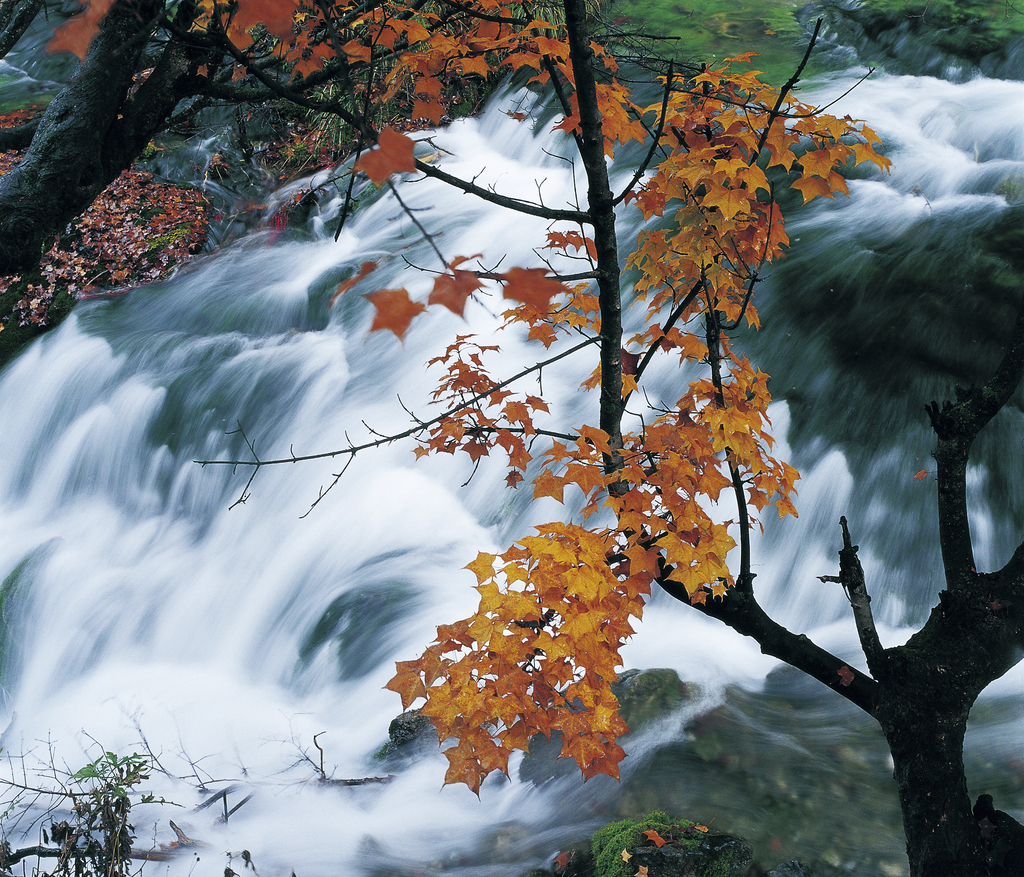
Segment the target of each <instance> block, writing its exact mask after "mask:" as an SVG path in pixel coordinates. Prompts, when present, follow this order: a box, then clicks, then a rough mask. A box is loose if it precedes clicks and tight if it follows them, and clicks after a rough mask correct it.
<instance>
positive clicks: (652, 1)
mask: <svg viewBox="0 0 1024 877" xmlns="http://www.w3.org/2000/svg"><path fill="white" fill-rule="evenodd" d="M804 5H805V4H804V3H802V2H797V0H757V2H752V0H612V3H611V8H610V16H611V17H612V18H618V17H625V18H628V19H631V20H632V21H634V22H636V23H643V25H644V27H645V30H646V32H647V33H648V34H650V35H651V36H663V37H675V38H676V39H673V40H672V41H671V43H667V42H666V43H659V44H658V48H659V49H661V50H662V51H664V52H666V53H670V54H672V55H673V56H674V57H675V58H678V59H680V60H688V61H703V62H707V63H708V64H710V65H712V66H715V65H716V64H718V63H720V62H721V61H722V60H724V59H725V58H731V57H733V56H735V55H739V54H742V53H743V52H756V53H757V54H758V57H757V58H755V59H754V68H755V69H757V70H761V71H762V72H763V73H764V76H763V77H762V78H763V79H764V80H765V81H767V82H772V83H776V84H781V83H783V82H785V81H786V79H788V78H789V76H790V75H791V74H792V73H793V70H795V69H796V65H797V64H798V63H799V62H800V58H801V57H802V56H803V53H804V50H805V49H806V48H807V37H806V35H805V33H804V30H803V28H802V27H801V26H800V24H799V22H797V20H796V12H797V10H799V9H800V8H801V7H802V6H804Z"/></svg>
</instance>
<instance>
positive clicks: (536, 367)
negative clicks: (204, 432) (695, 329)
mask: <svg viewBox="0 0 1024 877" xmlns="http://www.w3.org/2000/svg"><path fill="white" fill-rule="evenodd" d="M599 341H600V338H588V339H587V340H586V341H583V342H581V343H579V344H577V345H575V346H573V347H570V348H569V349H568V350H563V351H562V352H561V353H558V354H556V355H555V356H551V357H549V358H548V359H545V360H544V361H543V362H535V363H534V364H533V365H531V366H529V367H528V368H525V369H523V370H522V371H520V372H518V373H517V374H514V375H512V377H510V378H506V379H505V380H504V381H501V382H500V383H497V384H495V385H494V386H493V387H491V388H490V389H488V390H485V391H483V392H481V393H474V394H473V395H472V396H470V397H469V398H468V399H467V400H466V401H464V402H460V403H459V404H458V405H454V406H453V407H451V408H448V409H446V410H445V411H444V412H442V413H441V414H438V415H437V417H433V418H431V419H430V420H423V421H419V420H418V421H417V422H416V425H415V426H412V427H410V428H409V429H406V430H403V431H402V432H397V433H394V434H392V435H382V436H381V437H380V438H378V439H374V440H373V441H368V442H364V443H363V444H360V445H349V447H347V448H340V449H338V450H336V451H324V452H323V453H320V454H306V455H305V456H301V457H300V456H296V455H294V454H293V455H292V456H290V457H282V458H281V459H277V460H260V459H258V458H257V457H256V455H255V452H253V459H252V460H193V461H192V462H193V463H198V464H199V465H200V466H253V467H255V468H256V469H259V468H260V467H262V466H278V465H281V464H282V463H302V462H304V461H306V460H324V459H328V458H331V457H340V456H345V455H353V456H354V455H355V454H357V453H359V451H365V450H368V449H369V448H379V447H380V446H381V445H387V444H391V443H392V442H396V441H399V440H400V439H404V438H410V437H411V436H414V435H416V434H418V433H420V432H422V431H423V430H425V429H427V428H428V427H431V426H433V425H434V424H435V423H440V422H441V421H442V420H445V419H447V418H449V417H451V416H452V415H453V414H458V413H459V412H460V411H463V410H465V409H466V408H471V407H472V406H473V405H476V403H477V402H480V401H482V400H483V399H486V398H487V397H488V396H490V395H491V394H493V393H495V392H497V391H498V390H501V389H504V388H505V387H507V386H508V385H509V384H511V383H514V382H515V381H518V380H519V379H520V378H524V377H526V376H527V375H529V374H533V373H534V372H536V371H540V370H541V369H543V368H545V367H546V366H549V365H552V364H554V363H556V362H558V361H559V360H560V359H565V358H566V357H567V356H571V355H572V354H573V353H576V352H577V351H578V350H582V349H583V348H584V347H589V346H590V345H591V344H597V343H598V342H599ZM538 431H539V430H538ZM246 442H248V439H246Z"/></svg>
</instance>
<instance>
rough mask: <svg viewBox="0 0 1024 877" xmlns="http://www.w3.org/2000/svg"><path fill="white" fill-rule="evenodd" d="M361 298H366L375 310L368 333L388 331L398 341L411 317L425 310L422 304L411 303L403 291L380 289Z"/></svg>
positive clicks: (407, 326) (406, 329) (406, 328)
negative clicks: (381, 330) (393, 334)
mask: <svg viewBox="0 0 1024 877" xmlns="http://www.w3.org/2000/svg"><path fill="white" fill-rule="evenodd" d="M363 298H368V299H369V300H370V304H372V305H373V306H374V307H375V308H376V309H377V313H376V315H375V316H374V318H373V323H372V325H371V326H370V331H371V332H376V331H378V330H380V329H390V330H391V331H392V332H394V333H395V335H396V336H397V337H398V338H399V339H401V338H402V337H403V336H404V335H405V333H406V331H408V329H409V324H410V323H411V322H412V321H413V317H415V316H416V315H417V314H421V313H423V311H425V310H426V309H427V308H426V305H424V304H423V303H422V302H418V301H412V299H410V298H409V293H408V292H406V291H405V290H404V289H380V290H378V291H377V292H368V293H366V295H364V296H363Z"/></svg>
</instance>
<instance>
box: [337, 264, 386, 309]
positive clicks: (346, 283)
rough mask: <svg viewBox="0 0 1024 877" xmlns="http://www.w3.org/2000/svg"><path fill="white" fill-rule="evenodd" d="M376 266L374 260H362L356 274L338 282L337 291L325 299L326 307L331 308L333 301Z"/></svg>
mask: <svg viewBox="0 0 1024 877" xmlns="http://www.w3.org/2000/svg"><path fill="white" fill-rule="evenodd" d="M376 267H377V263H376V262H363V264H362V265H361V266H360V268H359V273H358V274H356V275H355V276H353V277H350V278H349V279H348V280H343V281H342V282H341V283H339V284H338V289H337V291H336V292H335V293H334V295H332V296H331V297H330V299H328V301H327V307H329V308H333V307H334V303H335V302H336V301H337V300H338V299H339V298H341V296H343V295H344V294H345V293H346V292H348V291H349V290H350V289H351V288H352V287H353V286H355V285H356V284H357V283H358V282H359V281H360V280H362V279H363V278H364V277H365V276H366V275H367V274H369V273H370V272H371V271H373V270H374V269H375V268H376Z"/></svg>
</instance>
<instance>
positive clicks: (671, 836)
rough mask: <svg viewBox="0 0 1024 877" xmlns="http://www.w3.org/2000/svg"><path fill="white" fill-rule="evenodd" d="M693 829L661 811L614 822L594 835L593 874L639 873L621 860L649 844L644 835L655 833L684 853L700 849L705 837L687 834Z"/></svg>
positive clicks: (620, 876) (618, 876)
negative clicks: (641, 817) (623, 854)
mask: <svg viewBox="0 0 1024 877" xmlns="http://www.w3.org/2000/svg"><path fill="white" fill-rule="evenodd" d="M692 825H693V823H692V822H687V821H686V820H685V819H672V818H670V817H669V816H668V815H667V814H665V813H663V812H661V811H660V810H655V811H654V812H653V813H648V814H647V815H646V816H645V817H644V818H643V819H641V820H636V819H623V820H621V821H620V822H611V823H609V824H608V825H605V826H603V827H602V828H599V829H598V830H597V831H595V832H594V836H593V837H592V838H591V839H590V844H591V848H592V850H593V853H594V874H595V875H596V877H633V875H634V874H635V873H636V869H635V868H632V867H631V866H630V865H629V863H628V862H624V861H623V859H622V851H623V850H627V851H632V850H635V849H636V848H637V847H639V846H643V845H644V844H648V845H649V844H650V841H649V840H648V839H647V838H646V837H644V832H645V831H651V830H654V831H656V832H658V834H659V835H660V836H661V837H663V838H665V840H667V841H670V842H671V843H672V844H673V845H674V846H677V847H680V848H682V849H694V848H695V847H698V846H700V843H701V840H702V839H703V838H704V834H703V833H694V834H687V833H686V830H687V829H689V828H690V827H691V826H692Z"/></svg>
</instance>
